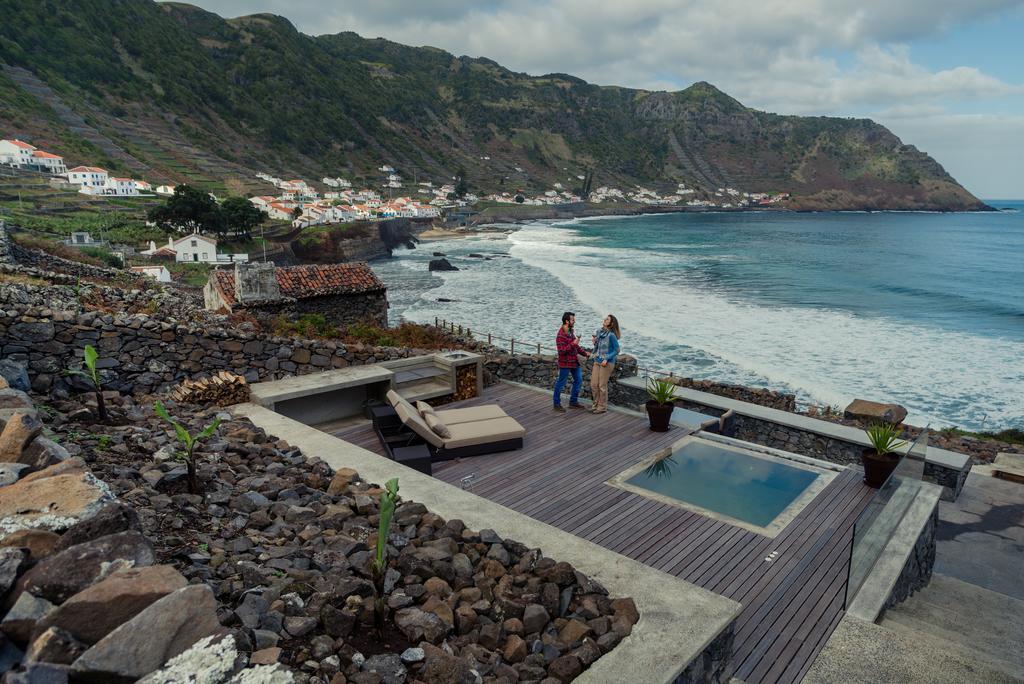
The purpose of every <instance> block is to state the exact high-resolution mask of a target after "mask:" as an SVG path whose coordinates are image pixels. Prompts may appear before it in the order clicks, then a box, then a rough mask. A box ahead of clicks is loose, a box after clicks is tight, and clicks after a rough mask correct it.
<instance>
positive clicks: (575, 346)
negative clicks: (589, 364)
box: [554, 311, 589, 413]
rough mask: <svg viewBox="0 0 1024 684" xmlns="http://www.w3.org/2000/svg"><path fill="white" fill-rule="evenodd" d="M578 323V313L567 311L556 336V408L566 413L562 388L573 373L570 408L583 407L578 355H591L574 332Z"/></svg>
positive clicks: (581, 379)
mask: <svg viewBox="0 0 1024 684" xmlns="http://www.w3.org/2000/svg"><path fill="white" fill-rule="evenodd" d="M574 325H576V314H574V313H573V312H571V311H566V312H565V313H564V314H562V327H560V328H559V329H558V335H557V336H556V337H555V347H556V348H557V349H558V380H556V381H555V396H554V401H555V406H554V408H555V410H556V411H558V412H559V413H565V408H564V407H563V406H562V390H563V389H564V388H565V383H566V381H567V380H568V379H569V374H570V373H571V374H572V392H571V393H570V395H569V408H583V406H581V405H580V403H579V398H580V387H581V386H582V385H583V369H582V368H580V362H579V358H578V355H580V354H582V355H583V356H589V354H588V352H587V351H586V350H585V349H583V348H582V347H580V338H579V337H578V336H577V335H576V333H574V332H573V326H574Z"/></svg>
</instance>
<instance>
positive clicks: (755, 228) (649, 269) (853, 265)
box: [373, 201, 1024, 429]
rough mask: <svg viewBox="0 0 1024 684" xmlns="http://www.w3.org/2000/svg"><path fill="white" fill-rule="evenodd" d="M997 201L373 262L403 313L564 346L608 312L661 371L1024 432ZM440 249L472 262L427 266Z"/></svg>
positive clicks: (1014, 249)
mask: <svg viewBox="0 0 1024 684" xmlns="http://www.w3.org/2000/svg"><path fill="white" fill-rule="evenodd" d="M992 204H993V206H996V207H1005V208H1008V210H1007V211H1000V212H996V213H970V214H929V213H871V214H866V213H820V214H793V213H774V212H772V213H768V212H765V213H756V212H748V213H701V214H674V215H649V216H640V217H625V218H622V217H615V218H603V219H595V220H585V221H571V222H563V223H555V224H551V223H537V224H531V225H526V226H523V227H522V228H520V229H518V230H516V231H515V232H511V233H509V234H507V235H505V234H498V235H485V236H480V237H474V238H469V239H465V240H453V241H442V242H435V243H432V244H427V243H424V244H421V245H420V246H419V248H417V249H415V250H403V251H400V252H399V253H398V254H397V257H396V258H395V259H391V260H388V261H381V262H375V263H374V264H373V267H374V270H375V271H377V272H378V274H379V275H380V276H381V277H382V278H383V280H384V282H385V283H386V284H387V285H388V288H389V289H388V296H389V299H390V301H391V305H392V310H391V314H392V317H393V319H395V320H397V319H398V318H402V317H404V318H406V319H408V320H414V321H420V322H432V321H433V319H434V317H435V316H436V317H441V318H446V319H449V320H455V321H457V322H461V323H465V324H467V325H471V326H472V327H473V328H474V329H477V330H481V331H490V332H493V333H495V334H497V335H502V336H504V337H512V336H514V337H515V338H516V339H517V340H526V341H530V342H541V343H543V344H544V345H548V346H553V342H554V335H555V330H556V328H557V326H558V319H559V316H560V315H561V313H562V311H564V310H566V309H569V310H573V311H575V312H576V313H577V314H578V316H577V320H578V329H579V330H580V331H582V332H590V331H591V330H592V329H594V328H596V327H597V325H598V324H599V322H600V319H601V318H602V317H603V316H604V314H605V313H608V312H611V313H615V314H616V315H617V316H618V318H619V320H620V322H621V323H622V326H623V340H622V342H623V351H624V352H626V353H629V354H632V355H634V356H636V357H638V358H639V359H640V360H641V362H642V365H646V366H649V367H652V368H657V369H665V370H672V371H674V372H676V373H681V374H684V375H689V376H691V377H697V378H710V379H715V380H719V381H723V382H736V383H741V384H747V385H758V386H767V387H772V388H774V389H781V390H786V391H793V392H796V393H797V395H798V397H799V398H800V399H801V400H802V401H804V402H809V403H816V404H830V405H836V404H838V405H845V404H846V403H848V402H849V401H850V400H851V399H853V398H855V397H862V398H867V399H875V400H880V401H896V402H898V403H901V404H903V405H904V406H906V407H907V408H908V410H909V411H910V416H911V420H913V421H916V422H918V423H921V424H923V423H925V422H931V423H932V424H933V426H936V427H938V426H947V425H959V426H961V427H965V428H973V429H978V428H985V429H991V428H1002V427H1011V426H1017V427H1024V203H1022V202H1007V201H993V202H992ZM435 250H436V251H441V252H444V253H446V254H447V255H448V258H449V260H450V261H452V263H453V264H455V265H456V266H458V267H459V268H460V269H462V270H460V271H458V272H452V273H444V274H430V273H428V272H427V270H426V267H427V261H429V260H430V259H431V258H432V257H431V252H433V251H435ZM471 253H479V254H482V255H484V256H489V257H491V260H490V261H485V260H482V259H479V258H471V257H469V256H468V255H469V254H471ZM439 299H450V300H454V301H449V302H444V301H438V300H439ZM586 337H588V336H587V335H585V338H586Z"/></svg>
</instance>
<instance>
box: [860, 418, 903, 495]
mask: <svg viewBox="0 0 1024 684" xmlns="http://www.w3.org/2000/svg"><path fill="white" fill-rule="evenodd" d="M866 432H867V436H868V441H869V442H871V446H870V447H868V448H867V449H864V451H862V452H861V457H860V460H861V463H862V464H863V466H864V484H866V485H867V486H868V487H874V488H875V489H878V488H879V487H881V486H882V485H884V484H885V481H886V480H888V479H889V476H890V475H892V473H893V471H894V470H896V467H897V466H898V465H899V464H900V460H901V459H902V458H903V457H902V456H901V455H900V454H898V453H896V450H897V449H899V448H900V447H902V446H903V445H904V444H906V442H904V441H903V440H901V439H899V434H900V429H899V428H898V427H897V426H895V425H893V424H892V423H875V424H874V425H872V426H871V427H869V428H868V429H867V430H866Z"/></svg>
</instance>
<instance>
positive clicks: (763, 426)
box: [608, 383, 863, 465]
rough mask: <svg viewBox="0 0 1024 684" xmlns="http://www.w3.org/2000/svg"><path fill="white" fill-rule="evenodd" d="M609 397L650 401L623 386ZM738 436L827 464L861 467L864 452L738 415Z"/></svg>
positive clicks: (704, 409) (687, 404)
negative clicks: (817, 459)
mask: <svg viewBox="0 0 1024 684" xmlns="http://www.w3.org/2000/svg"><path fill="white" fill-rule="evenodd" d="M608 394H609V399H610V401H611V402H612V403H613V404H619V405H620V406H629V407H636V406H638V405H639V404H643V403H645V402H646V401H647V398H648V397H647V393H646V392H645V391H644V390H642V389H640V388H637V387H628V386H625V385H621V384H619V383H614V384H613V385H611V386H609V388H608ZM676 406H679V407H680V408H686V409H690V410H693V411H698V412H699V413H706V414H707V415H710V416H720V415H722V413H724V411H722V410H721V409H719V408H715V407H713V406H706V405H704V404H698V403H695V402H691V401H683V400H678V401H676ZM735 437H736V438H737V439H742V440H743V441H745V442H752V443H754V444H761V445H763V446H767V447H772V448H773V449H782V450H784V451H792V452H795V453H798V454H802V455H804V456H811V457H813V458H820V459H822V460H824V461H831V462H832V463H842V464H844V465H857V464H860V454H861V450H862V449H863V447H862V446H860V445H859V444H853V443H851V442H846V441H843V440H840V439H832V438H829V437H824V436H822V435H818V434H816V433H813V432H808V431H806V430H799V429H797V428H792V427H789V426H786V425H780V424H779V423H774V422H771V421H767V420H760V419H758V418H751V417H749V416H741V415H737V416H736V435H735Z"/></svg>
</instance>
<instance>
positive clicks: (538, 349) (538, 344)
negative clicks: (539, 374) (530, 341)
mask: <svg viewBox="0 0 1024 684" xmlns="http://www.w3.org/2000/svg"><path fill="white" fill-rule="evenodd" d="M537 356H540V342H538V343H537Z"/></svg>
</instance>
